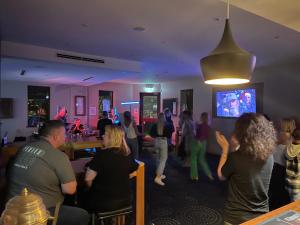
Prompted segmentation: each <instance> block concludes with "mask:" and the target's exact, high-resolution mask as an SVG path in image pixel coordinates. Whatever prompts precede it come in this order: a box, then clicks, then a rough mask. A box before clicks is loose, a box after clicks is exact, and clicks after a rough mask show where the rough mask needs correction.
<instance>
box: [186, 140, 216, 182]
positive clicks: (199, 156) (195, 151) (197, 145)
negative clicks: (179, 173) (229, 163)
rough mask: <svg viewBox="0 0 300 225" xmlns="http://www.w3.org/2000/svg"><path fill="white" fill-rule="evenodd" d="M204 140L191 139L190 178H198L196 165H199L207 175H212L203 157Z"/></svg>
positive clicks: (204, 150) (204, 149)
mask: <svg viewBox="0 0 300 225" xmlns="http://www.w3.org/2000/svg"><path fill="white" fill-rule="evenodd" d="M205 153H206V141H202V142H200V141H197V140H195V139H194V140H193V141H192V149H191V170H190V176H191V178H192V179H193V178H198V165H200V166H201V167H202V169H203V171H204V173H205V174H206V175H207V176H210V177H211V176H212V175H211V171H210V169H209V166H208V164H207V161H206V159H205Z"/></svg>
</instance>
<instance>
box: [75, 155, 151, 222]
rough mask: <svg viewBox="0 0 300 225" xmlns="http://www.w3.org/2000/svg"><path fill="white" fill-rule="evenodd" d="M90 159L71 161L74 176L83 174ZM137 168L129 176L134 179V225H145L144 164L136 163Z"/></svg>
mask: <svg viewBox="0 0 300 225" xmlns="http://www.w3.org/2000/svg"><path fill="white" fill-rule="evenodd" d="M90 160H91V158H83V159H78V160H75V161H72V162H71V164H72V167H73V169H74V172H75V173H76V174H79V173H83V172H85V171H84V165H85V164H86V163H87V162H89V161H90ZM137 163H138V164H139V167H138V169H137V170H136V171H134V172H133V173H131V174H130V178H134V177H136V185H135V186H136V193H135V195H136V197H135V199H136V209H135V220H136V222H135V224H137V225H145V164H144V163H143V162H140V161H137Z"/></svg>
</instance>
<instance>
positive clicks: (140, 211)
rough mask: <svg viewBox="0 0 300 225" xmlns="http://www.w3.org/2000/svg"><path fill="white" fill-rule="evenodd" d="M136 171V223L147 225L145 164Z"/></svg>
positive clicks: (141, 163) (141, 164) (137, 224)
mask: <svg viewBox="0 0 300 225" xmlns="http://www.w3.org/2000/svg"><path fill="white" fill-rule="evenodd" d="M139 164H140V166H139V168H138V170H137V171H136V217H135V221H136V223H135V224H136V225H145V164H144V163H143V162H139Z"/></svg>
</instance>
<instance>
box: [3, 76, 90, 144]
mask: <svg viewBox="0 0 300 225" xmlns="http://www.w3.org/2000/svg"><path fill="white" fill-rule="evenodd" d="M28 85H36V86H47V85H42V84H39V83H27V82H17V81H4V80H2V88H1V89H2V90H1V91H2V93H1V96H2V97H4V98H5V97H6V98H13V99H14V117H13V118H12V119H1V121H2V128H1V129H2V135H3V134H4V133H5V132H6V131H7V132H8V135H9V141H13V139H14V137H15V136H16V135H17V136H29V135H30V134H31V133H32V132H33V131H34V129H35V128H28V127H27V86H28ZM49 86H50V118H54V116H55V115H56V113H57V108H58V107H59V106H62V105H65V106H66V107H67V110H68V122H72V121H73V119H74V118H75V116H74V114H75V109H74V106H75V103H74V100H75V96H76V95H81V96H87V88H86V87H80V86H69V85H49ZM77 117H78V116H76V118H77ZM78 118H81V119H82V122H83V123H86V121H87V117H86V116H83V117H78Z"/></svg>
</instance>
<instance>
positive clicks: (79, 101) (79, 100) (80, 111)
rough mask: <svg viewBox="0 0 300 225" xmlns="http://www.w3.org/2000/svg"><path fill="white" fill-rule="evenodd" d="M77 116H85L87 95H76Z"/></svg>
mask: <svg viewBox="0 0 300 225" xmlns="http://www.w3.org/2000/svg"><path fill="white" fill-rule="evenodd" d="M75 116H85V96H75Z"/></svg>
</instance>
